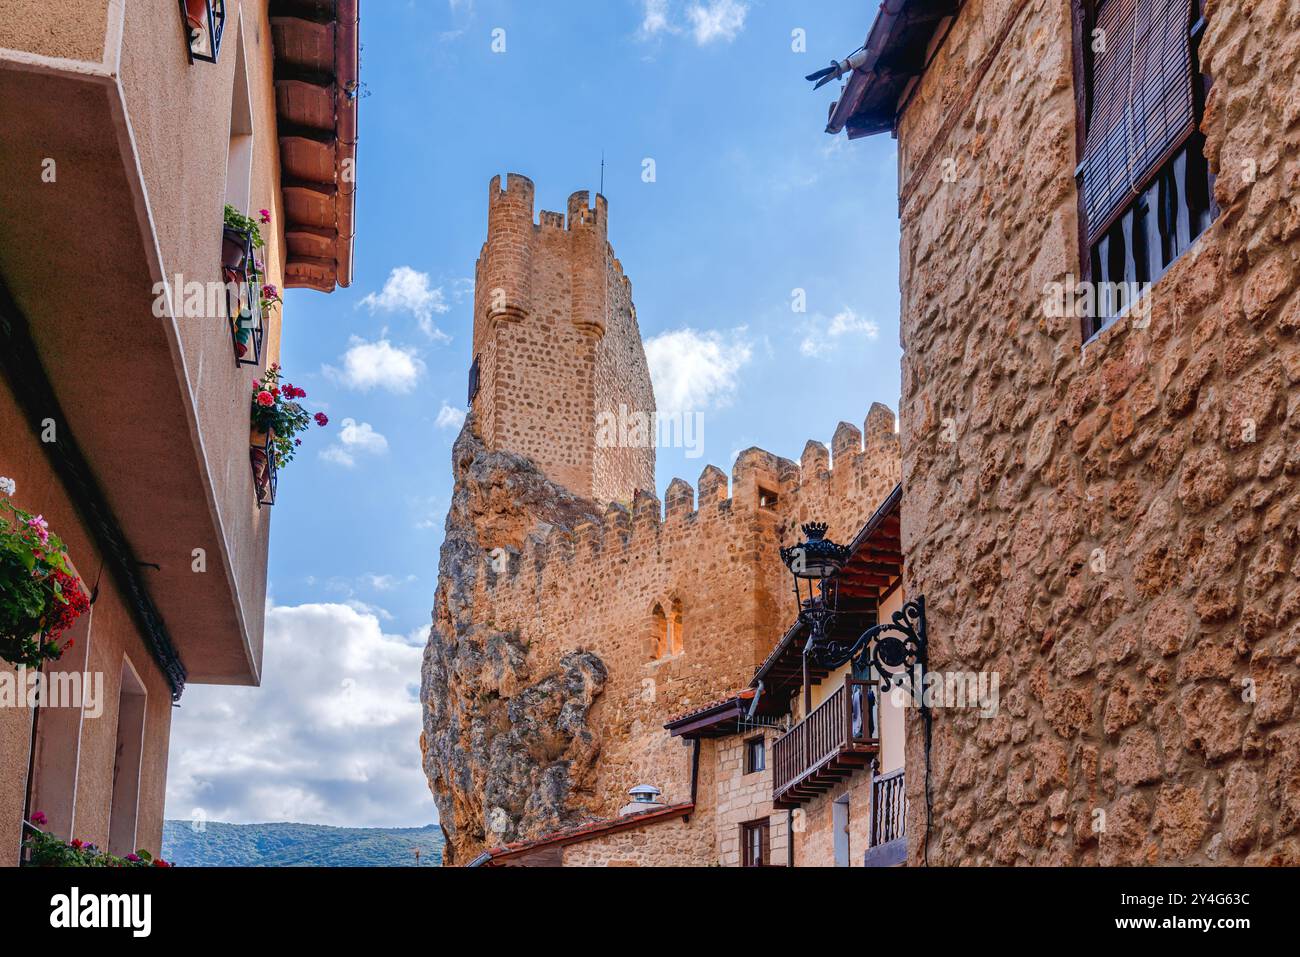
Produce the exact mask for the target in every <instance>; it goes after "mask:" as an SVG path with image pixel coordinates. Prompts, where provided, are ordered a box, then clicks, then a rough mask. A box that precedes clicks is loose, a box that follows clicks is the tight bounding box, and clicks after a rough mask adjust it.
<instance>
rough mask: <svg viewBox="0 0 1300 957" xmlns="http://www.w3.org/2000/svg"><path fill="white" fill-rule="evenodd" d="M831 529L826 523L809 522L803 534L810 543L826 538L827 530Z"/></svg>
mask: <svg viewBox="0 0 1300 957" xmlns="http://www.w3.org/2000/svg"><path fill="white" fill-rule="evenodd" d="M828 528H830V526H829V525H827V524H826V523H825V522H808V523H807V524H806V525H804V526H803V533H804V535H806V536H807V537H808V540H809V541H818V540H819V539H823V538H825V537H826V530H827V529H828Z"/></svg>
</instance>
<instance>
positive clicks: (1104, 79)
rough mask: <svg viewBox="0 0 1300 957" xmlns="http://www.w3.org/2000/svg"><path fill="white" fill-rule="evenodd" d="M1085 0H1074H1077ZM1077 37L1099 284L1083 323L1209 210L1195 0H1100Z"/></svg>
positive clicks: (1091, 243)
mask: <svg viewBox="0 0 1300 957" xmlns="http://www.w3.org/2000/svg"><path fill="white" fill-rule="evenodd" d="M1083 2H1086V0H1076V3H1083ZM1088 9H1089V11H1090V14H1089V15H1088V16H1087V18H1086V21H1085V22H1086V24H1087V33H1086V35H1085V36H1083V37H1082V38H1081V39H1082V42H1083V44H1086V51H1085V53H1084V56H1085V59H1086V60H1087V62H1088V65H1089V69H1088V70H1087V71H1086V79H1085V82H1086V83H1087V89H1086V90H1081V91H1079V92H1080V98H1079V99H1080V109H1081V114H1083V113H1086V117H1087V125H1086V135H1085V138H1084V148H1083V155H1082V162H1081V163H1080V164H1079V178H1080V183H1079V214H1080V218H1081V230H1080V232H1081V234H1082V238H1083V241H1084V243H1085V250H1084V254H1085V257H1086V260H1085V262H1086V269H1087V272H1088V273H1089V275H1090V276H1091V278H1092V279H1093V281H1094V282H1095V283H1097V284H1100V285H1103V286H1106V285H1108V286H1111V287H1119V292H1118V297H1119V298H1115V296H1114V295H1111V290H1107V289H1099V290H1098V309H1099V312H1098V314H1097V315H1095V316H1090V317H1086V320H1085V327H1084V331H1085V334H1086V335H1092V334H1094V333H1095V332H1097V331H1098V330H1100V329H1101V328H1102V327H1103V326H1105V325H1106V324H1107V323H1108V322H1109V321H1110V320H1111V319H1113V318H1114V317H1115V316H1116V315H1118V314H1120V313H1121V312H1122V311H1123V310H1125V309H1128V308H1129V307H1131V306H1132V305H1133V300H1132V295H1131V293H1128V292H1125V290H1126V289H1127V290H1132V289H1133V288H1135V287H1137V286H1140V285H1141V284H1144V283H1152V282H1155V281H1156V280H1157V279H1158V278H1159V277H1160V276H1161V275H1163V274H1164V272H1165V270H1166V269H1168V267H1169V266H1170V265H1171V264H1172V263H1173V261H1174V260H1175V259H1177V258H1178V256H1180V255H1181V254H1182V253H1183V252H1185V251H1186V250H1187V249H1188V248H1190V246H1191V244H1192V242H1193V241H1195V239H1196V237H1197V236H1199V235H1200V234H1201V233H1202V232H1203V231H1204V230H1205V228H1206V227H1208V226H1209V224H1210V222H1211V221H1212V220H1213V218H1214V216H1215V214H1216V212H1217V210H1215V208H1214V202H1213V180H1212V177H1211V175H1210V173H1209V169H1208V166H1207V165H1206V162H1205V157H1204V153H1203V150H1202V145H1203V138H1202V137H1201V135H1200V133H1199V132H1198V131H1197V122H1198V116H1199V112H1200V110H1201V108H1202V104H1203V98H1204V91H1205V83H1206V81H1205V80H1204V78H1203V77H1201V75H1200V68H1199V64H1198V58H1197V49H1196V44H1197V40H1198V38H1199V35H1200V32H1201V30H1202V29H1203V26H1204V22H1203V20H1202V19H1201V0H1099V2H1097V3H1095V4H1088Z"/></svg>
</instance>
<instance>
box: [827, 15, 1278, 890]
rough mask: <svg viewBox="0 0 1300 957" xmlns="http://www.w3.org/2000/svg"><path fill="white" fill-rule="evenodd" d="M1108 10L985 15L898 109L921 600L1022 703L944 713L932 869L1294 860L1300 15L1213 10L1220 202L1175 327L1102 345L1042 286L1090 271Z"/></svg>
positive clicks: (1214, 148) (1163, 314) (1157, 294)
mask: <svg viewBox="0 0 1300 957" xmlns="http://www.w3.org/2000/svg"><path fill="white" fill-rule="evenodd" d="M903 6H904V7H908V6H909V4H904V5H903ZM916 6H917V5H916V4H911V7H912V8H915V7H916ZM1094 6H1095V5H1094ZM1087 10H1088V7H1087V5H1081V4H1077V3H1076V4H1072V3H1070V2H1068V0H967V2H965V3H963V4H962V5H961V6H960V10H959V11H958V12H957V13H956V15H955V16H954V17H952V18H950V19H948V20H946V21H942V22H938V20H937V18H936V28H935V29H934V31H933V34H932V36H930V37H929V38H928V44H927V45H926V50H925V52H926V56H925V57H923V58H922V59H921V60H920V61H918V62H922V63H928V66H926V68H925V69H924V71H923V72H922V73H920V75H919V76H917V77H916V78H915V79H914V82H913V83H912V84H911V85H910V86H909V87H908V88H907V89H906V90H905V91H902V92H901V93H900V95H899V96H897V97H891V98H890V99H889V100H888V102H887V103H886V107H887V108H888V110H894V111H896V115H895V117H894V121H893V126H894V129H895V131H896V135H897V137H898V141H899V193H900V220H901V231H902V250H901V252H902V255H901V260H902V263H901V273H902V276H901V280H902V283H901V284H902V306H901V338H902V343H903V346H904V350H905V357H904V360H903V395H902V399H901V433H902V437H903V483H904V486H905V488H906V497H905V502H904V509H903V536H904V541H903V544H904V548H905V551H906V553H907V571H906V582H907V589H908V591H909V593H911V594H924V595H925V597H926V599H927V602H928V608H929V615H930V622H929V623H930V636H931V666H932V667H933V668H936V669H941V670H942V669H958V670H963V671H966V670H968V671H977V672H990V673H998V674H1000V676H1001V684H1002V689H1003V690H1002V705H1001V709H1000V713H999V715H998V716H997V717H996V718H994V719H992V720H985V719H981V718H980V717H978V716H977V715H976V714H974V713H973V712H970V711H952V712H947V713H944V714H942V715H941V716H940V717H938V718H937V719H936V721H935V726H934V742H933V750H932V755H931V757H932V766H933V820H934V826H933V829H932V831H931V832H930V834H929V837H928V848H929V860H930V862H931V863H936V864H1093V863H1097V864H1171V863H1179V864H1210V863H1217V864H1266V863H1286V864H1293V865H1294V864H1298V863H1300V720H1297V711H1296V709H1297V701H1296V683H1297V675H1296V666H1297V663H1298V661H1300V550H1298V546H1300V526H1298V525H1297V520H1298V516H1300V488H1298V487H1297V484H1296V475H1297V473H1298V472H1300V451H1298V450H1300V446H1297V442H1296V437H1297V430H1300V398H1298V396H1300V392H1297V389H1296V384H1297V382H1298V381H1300V345H1298V344H1297V342H1296V338H1295V336H1296V332H1297V329H1300V293H1297V289H1296V275H1297V268H1298V266H1300V125H1298V124H1297V118H1298V117H1300V42H1297V38H1298V37H1300V3H1297V2H1295V0H1259V2H1224V0H1205V2H1204V4H1203V5H1197V6H1192V14H1193V18H1194V19H1195V17H1196V15H1197V13H1198V12H1199V13H1200V14H1203V17H1204V20H1203V21H1202V22H1197V23H1196V25H1195V27H1194V28H1193V36H1194V37H1196V38H1197V40H1196V42H1198V43H1199V57H1200V66H1201V71H1202V73H1204V74H1205V75H1206V77H1207V79H1208V81H1209V92H1208V98H1207V100H1206V103H1205V106H1204V110H1203V113H1199V114H1198V117H1197V121H1198V123H1199V129H1200V131H1201V133H1202V134H1203V136H1204V147H1203V149H1204V154H1205V157H1206V159H1207V160H1208V164H1209V169H1210V171H1211V172H1212V174H1213V175H1214V179H1213V197H1214V199H1215V201H1216V203H1217V206H1218V215H1217V218H1215V219H1214V220H1213V222H1212V223H1211V224H1210V225H1209V226H1208V228H1207V229H1205V231H1204V232H1203V234H1202V235H1200V237H1199V239H1196V240H1195V242H1194V243H1193V244H1192V245H1191V247H1190V249H1188V250H1187V251H1186V252H1184V253H1183V254H1182V255H1181V256H1180V257H1179V258H1177V259H1176V260H1175V261H1174V262H1173V264H1172V265H1171V266H1170V267H1169V268H1168V270H1167V271H1166V272H1165V273H1164V274H1163V276H1162V277H1161V278H1159V279H1158V281H1156V282H1155V283H1154V285H1153V287H1152V288H1151V289H1150V290H1149V291H1147V293H1146V295H1147V297H1148V305H1149V308H1148V310H1147V312H1148V313H1149V321H1138V320H1139V319H1141V313H1139V312H1132V313H1130V314H1129V316H1128V317H1121V318H1120V319H1119V320H1117V321H1115V322H1114V323H1113V324H1111V325H1109V327H1108V328H1106V329H1104V330H1103V331H1102V332H1101V333H1100V334H1099V335H1096V336H1094V337H1092V338H1090V339H1088V340H1087V341H1086V342H1085V336H1084V334H1083V333H1082V332H1081V330H1080V328H1079V323H1078V322H1077V321H1073V320H1070V321H1067V320H1064V319H1057V318H1052V317H1051V315H1050V314H1049V313H1048V312H1047V310H1045V308H1044V299H1045V290H1046V289H1048V288H1049V287H1050V284H1052V283H1063V282H1064V283H1069V282H1072V278H1073V277H1078V276H1080V275H1082V273H1081V267H1082V266H1083V265H1084V263H1082V262H1081V257H1082V256H1086V252H1082V251H1081V243H1080V235H1081V229H1080V211H1079V209H1080V206H1079V200H1078V193H1079V189H1078V186H1077V185H1076V176H1075V174H1076V164H1077V163H1078V161H1079V157H1080V155H1081V153H1082V142H1081V139H1080V137H1081V135H1082V130H1083V128H1084V127H1083V126H1082V125H1081V124H1080V122H1079V121H1080V112H1079V107H1078V105H1077V97H1076V93H1077V91H1078V85H1079V83H1080V82H1082V81H1081V79H1080V77H1081V72H1080V70H1079V69H1078V67H1077V65H1076V64H1077V58H1078V56H1079V55H1080V54H1079V50H1080V43H1079V39H1078V36H1077V28H1076V26H1075V23H1074V22H1073V17H1074V16H1076V15H1077V16H1078V17H1079V18H1080V20H1079V22H1080V23H1083V22H1084V21H1083V19H1082V18H1083V17H1084V16H1085V15H1086V14H1087ZM887 26H888V25H887V24H886V25H885V27H887ZM882 29H883V28H882ZM1084 42H1085V43H1086V42H1089V40H1088V35H1087V34H1085V36H1084ZM887 52H890V51H887ZM860 82H865V83H866V84H867V86H868V87H871V88H874V87H872V85H873V84H878V82H879V80H878V78H875V79H873V78H870V77H868V78H866V79H865V80H864V81H863V80H857V79H854V80H851V81H850V87H849V88H848V89H850V90H851V89H852V84H854V83H860ZM870 95H871V94H870V92H868V94H867V99H869V98H870ZM833 116H834V114H833ZM832 125H833V126H834V123H833V124H832ZM888 125H889V123H888V120H887V119H886V121H885V122H884V123H882V124H881V127H884V128H887V127H888ZM877 128H880V127H877ZM859 130H860V131H862V132H871V131H872V129H870V128H868V127H867V126H865V125H864V126H861V127H859ZM850 131H851V132H852V131H853V127H852V126H850ZM907 759H908V764H909V767H916V766H920V765H921V764H922V762H923V761H924V760H925V753H924V742H923V740H922V736H921V730H920V728H919V727H918V725H917V724H916V723H911V724H910V725H909V735H908V752H907ZM921 785H922V782H921V780H920V779H919V778H918V777H916V776H909V780H908V792H909V795H908V796H909V807H910V818H909V821H908V830H909V834H912V835H919V834H921V833H922V831H923V829H924V825H925V820H924V811H925V802H924V795H923V793H922V790H921ZM921 853H922V844H921V842H920V841H913V842H912V843H911V846H910V854H911V861H912V863H918V862H919V861H920V860H921Z"/></svg>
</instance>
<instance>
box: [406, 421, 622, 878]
mask: <svg viewBox="0 0 1300 957" xmlns="http://www.w3.org/2000/svg"><path fill="white" fill-rule="evenodd" d="M452 459H453V469H454V473H455V486H454V490H453V493H452V501H451V508H450V510H449V512H448V514H447V524H446V539H445V541H444V543H443V546H442V552H441V556H440V563H439V573H438V591H437V596H436V599H435V605H434V610H433V627H432V629H431V630H430V634H429V642H428V645H427V646H426V648H425V652H424V666H423V670H422V674H421V698H422V700H423V702H424V730H423V733H422V734H421V736H420V748H421V751H422V753H423V763H424V770H425V774H426V776H427V777H428V779H429V787H430V789H431V790H432V791H433V796H434V799H435V801H436V802H437V804H438V810H439V813H440V817H441V821H442V827H443V830H444V832H445V833H446V837H447V849H446V856H445V860H446V861H447V862H448V863H452V864H456V863H459V864H464V863H467V862H468V860H469V859H470V858H471V857H472V856H473V855H474V853H476V852H477V851H478V850H481V849H483V848H485V847H492V846H496V845H499V844H504V843H509V842H511V841H515V840H521V839H525V838H529V837H535V836H537V835H539V834H542V833H544V832H547V831H550V830H554V829H556V828H559V827H564V826H567V825H569V824H573V823H576V822H578V821H581V820H583V819H585V818H586V817H589V816H590V810H589V807H588V805H587V804H586V803H585V802H586V801H587V800H589V799H590V794H591V787H592V777H593V775H594V766H595V761H596V757H597V755H598V754H599V752H600V739H599V736H598V735H597V734H596V733H595V732H594V731H593V730H592V728H591V727H590V726H589V724H588V714H589V712H590V709H591V707H592V705H593V703H594V702H595V700H596V699H597V697H598V696H599V695H600V694H601V691H602V690H603V688H604V686H605V681H606V678H607V677H608V675H607V671H606V668H605V664H604V663H603V662H602V661H601V660H600V658H599V657H597V656H596V655H595V654H593V653H591V652H590V651H583V650H575V651H570V652H568V653H566V654H564V655H562V656H560V657H559V658H557V659H547V660H543V659H542V658H541V657H540V656H539V655H538V654H537V652H536V651H534V650H532V649H530V648H529V646H528V644H527V642H525V641H524V640H523V639H522V638H521V637H520V635H519V633H518V632H517V631H511V630H503V629H500V628H498V627H496V623H495V622H494V620H493V615H492V610H491V607H490V603H489V600H488V599H487V598H485V597H484V591H483V587H482V586H483V584H484V583H483V582H482V581H480V576H491V575H494V574H496V573H497V572H498V571H499V570H500V569H501V566H502V565H503V564H505V563H509V562H517V561H518V554H519V550H520V549H521V548H522V547H523V545H524V543H525V541H526V540H527V539H528V538H530V537H533V538H536V539H544V538H545V537H546V536H547V535H548V534H549V533H550V532H551V530H552V529H554V528H556V527H558V528H561V529H565V530H572V529H573V528H575V527H576V526H577V525H578V524H580V523H582V522H584V521H593V522H599V521H600V513H599V511H598V510H597V506H596V505H595V503H593V502H590V501H587V500H585V499H582V498H579V497H577V496H575V495H573V494H572V493H571V492H569V491H567V490H566V489H564V488H562V487H560V486H558V485H555V484H554V483H552V482H550V481H549V480H548V479H547V478H546V477H545V476H544V475H543V474H542V473H541V471H540V470H538V469H537V468H536V466H534V465H533V464H532V462H530V461H529V460H528V459H526V458H524V457H522V456H519V455H515V454H512V453H509V452H493V451H490V450H488V449H487V448H485V446H484V445H483V443H482V441H481V440H480V439H479V437H478V436H477V434H476V433H475V424H474V420H473V417H472V416H471V417H470V419H468V420H467V421H466V423H465V427H464V429H463V430H462V431H461V434H460V437H459V438H458V439H457V440H456V444H455V446H454V447H453V450H452Z"/></svg>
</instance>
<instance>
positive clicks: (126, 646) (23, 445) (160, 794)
mask: <svg viewBox="0 0 1300 957" xmlns="http://www.w3.org/2000/svg"><path fill="white" fill-rule="evenodd" d="M0 436H3V437H4V441H3V443H2V448H0V459H2V464H0V474H4V475H5V476H6V477H8V478H12V479H13V480H14V483H15V485H16V486H17V493H16V494H15V495H14V497H13V499H12V501H13V503H14V504H15V505H16V506H18V507H19V508H23V509H25V510H27V511H29V512H32V513H33V514H36V513H40V514H43V515H44V516H45V519H46V521H48V522H49V525H50V529H51V531H53V532H54V534H56V535H58V536H59V537H60V538H61V539H63V541H64V543H65V544H66V545H67V547H68V552H69V554H70V555H71V556H72V559H73V561H74V562H75V563H76V567H77V572H78V574H79V575H80V576H81V577H82V579H83V581H85V582H86V584H87V587H93V585H94V584H95V582H96V580H97V579H98V573H99V569H100V568H101V566H102V563H103V562H102V556H101V554H100V553H99V550H98V548H97V546H96V543H95V540H94V538H93V537H92V536H91V535H90V534H89V533H88V532H87V531H86V530H85V528H84V527H83V526H82V525H81V521H80V515H79V514H78V512H77V510H76V507H75V506H74V504H73V503H72V500H71V499H70V498H69V496H68V494H67V492H66V490H65V489H64V488H63V485H62V483H61V482H60V481H59V479H58V478H57V476H56V475H55V474H54V472H53V470H52V469H51V467H50V464H49V460H48V458H47V457H46V454H45V451H44V449H42V448H41V446H40V443H39V442H38V441H37V439H36V437H35V435H33V433H32V430H31V429H30V427H29V426H28V423H27V421H26V420H25V418H24V415H23V413H22V410H21V409H19V407H18V406H17V404H16V403H15V401H14V397H13V394H12V392H11V391H10V389H9V387H8V384H7V382H6V381H5V380H4V379H3V377H0ZM98 580H99V595H98V597H97V599H96V600H95V604H94V606H93V608H92V610H91V612H89V613H88V614H87V616H83V620H84V619H85V618H87V617H88V618H89V619H90V623H89V625H90V626H89V628H88V629H83V628H81V626H80V624H79V627H78V630H77V633H76V635H75V636H76V638H77V644H76V645H74V651H75V653H74V652H69V653H68V654H67V657H69V658H70V659H75V660H79V659H77V655H81V654H84V653H85V651H86V647H87V645H88V647H89V655H88V658H87V660H86V665H85V670H86V671H88V672H90V673H91V674H95V673H98V674H101V675H102V676H103V712H102V714H101V715H99V716H98V717H87V718H86V719H85V720H84V721H82V722H81V725H80V729H79V731H78V732H76V733H73V734H70V735H64V736H62V738H61V740H60V741H59V742H57V744H58V746H59V747H60V749H61V750H64V751H65V752H66V753H67V754H69V755H76V766H77V775H76V803H75V807H74V808H73V811H74V814H73V817H72V822H71V824H72V828H71V830H72V833H71V835H68V836H73V837H79V838H81V839H82V840H84V841H91V842H94V843H96V844H98V845H99V846H100V847H107V846H108V825H109V810H110V806H111V803H112V796H113V765H114V761H115V758H116V755H115V746H116V742H117V717H118V694H119V691H120V676H121V672H122V661H123V658H127V659H129V660H130V662H131V664H132V666H133V667H134V668H135V670H136V671H137V672H138V673H139V675H140V677H141V678H142V679H143V681H144V684H145V691H146V693H147V713H146V718H145V728H146V733H145V747H144V752H143V754H142V755H141V761H140V765H141V772H140V773H141V783H140V796H139V801H138V820H137V832H136V833H137V837H136V842H135V843H136V845H137V848H139V847H143V848H146V849H148V850H150V851H151V852H152V853H157V852H158V850H160V849H161V847H162V820H163V798H164V792H165V779H166V773H167V746H168V742H169V734H170V728H171V714H172V709H171V703H172V700H171V688H170V687H169V685H168V683H167V680H166V678H165V677H164V676H163V674H162V672H161V671H160V669H159V668H158V666H157V664H156V663H155V662H154V659H153V657H152V655H151V654H150V652H149V650H148V648H147V647H146V646H145V644H144V641H143V639H142V638H141V636H140V633H139V631H138V630H137V628H136V626H135V623H134V621H133V620H132V618H131V615H130V612H129V611H128V609H127V605H126V603H125V602H124V600H123V598H122V594H121V592H120V590H119V589H118V586H117V583H116V582H115V581H114V580H113V578H112V576H111V575H108V574H106V575H104V576H103V577H102V579H98ZM82 631H84V632H85V633H84V634H82V633H81V632H82ZM0 669H3V671H4V674H5V676H6V677H5V678H3V679H2V680H5V681H6V682H9V681H16V680H17V676H18V672H17V671H16V669H14V668H13V666H11V665H9V664H8V663H7V662H0ZM8 676H12V678H11V677H8ZM46 714H48V712H46ZM32 715H33V712H32V709H30V708H27V707H25V706H23V707H18V706H9V704H8V703H6V706H4V707H0V866H13V865H16V864H17V863H18V852H19V845H20V844H21V841H22V820H23V806H24V803H25V797H26V793H27V782H28V760H29V756H30V754H31V731H32ZM32 810H33V811H41V810H45V809H44V808H43V807H33V808H32Z"/></svg>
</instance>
